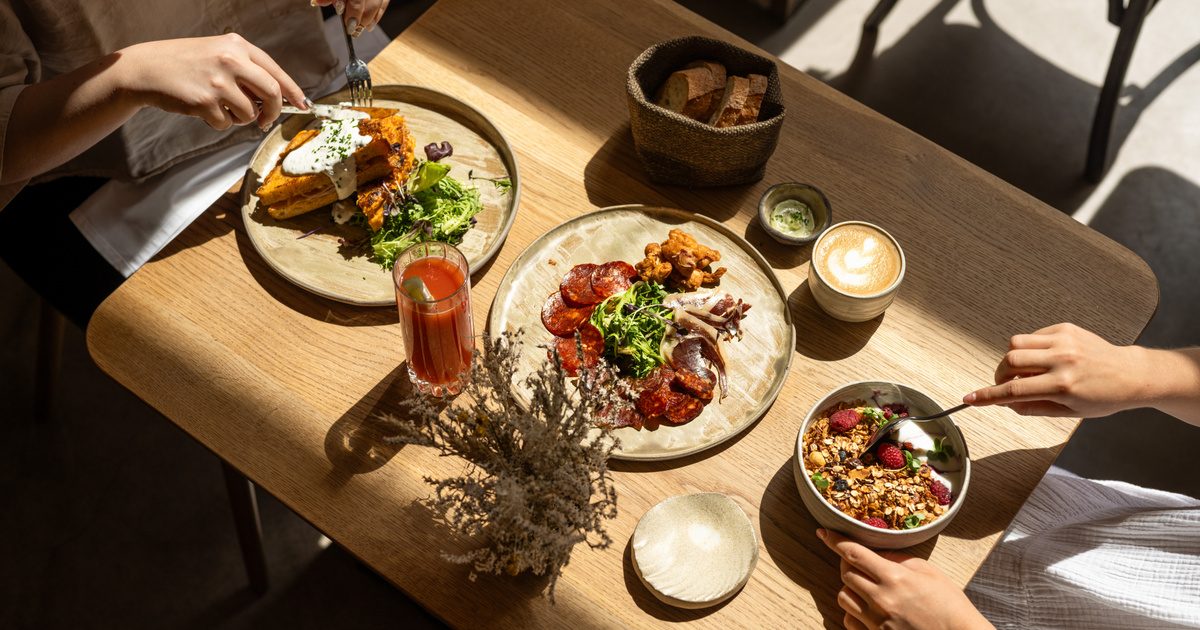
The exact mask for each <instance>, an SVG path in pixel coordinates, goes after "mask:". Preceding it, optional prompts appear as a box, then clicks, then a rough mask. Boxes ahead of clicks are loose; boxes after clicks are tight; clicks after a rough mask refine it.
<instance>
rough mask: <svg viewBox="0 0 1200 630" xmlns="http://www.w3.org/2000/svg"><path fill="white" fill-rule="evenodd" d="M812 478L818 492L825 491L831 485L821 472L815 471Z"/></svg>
mask: <svg viewBox="0 0 1200 630" xmlns="http://www.w3.org/2000/svg"><path fill="white" fill-rule="evenodd" d="M810 479H812V482H813V485H814V486H816V487H817V491H818V492H825V489H826V488H828V487H829V480H828V479H826V478H824V477H822V476H821V473H819V472H815V473H813V474H812V476H811V477H810Z"/></svg>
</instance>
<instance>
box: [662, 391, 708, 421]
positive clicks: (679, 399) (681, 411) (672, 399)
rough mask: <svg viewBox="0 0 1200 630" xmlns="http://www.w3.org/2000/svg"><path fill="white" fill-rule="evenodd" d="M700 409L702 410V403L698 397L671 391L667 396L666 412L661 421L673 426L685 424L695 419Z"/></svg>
mask: <svg viewBox="0 0 1200 630" xmlns="http://www.w3.org/2000/svg"><path fill="white" fill-rule="evenodd" d="M702 411H704V403H703V402H701V401H700V400H699V399H697V398H695V397H694V396H688V395H687V394H681V393H679V392H676V391H672V392H670V395H669V396H668V400H667V409H666V413H665V414H663V415H664V417H663V421H664V422H666V423H667V424H670V425H673V426H679V425H681V424H687V423H689V422H691V421H692V420H695V419H696V416H699V415H700V412H702Z"/></svg>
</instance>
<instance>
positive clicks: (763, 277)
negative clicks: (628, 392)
mask: <svg viewBox="0 0 1200 630" xmlns="http://www.w3.org/2000/svg"><path fill="white" fill-rule="evenodd" d="M673 228H679V229H682V230H683V231H685V232H688V233H689V234H691V235H692V236H695V237H696V239H697V240H698V241H700V242H701V243H703V244H705V245H708V246H710V247H713V248H716V249H717V250H718V251H720V252H721V262H720V263H718V264H717V265H716V266H720V267H726V268H727V269H728V270H729V271H728V272H726V273H725V276H724V277H723V278H722V279H721V285H720V289H721V290H722V291H726V292H728V293H729V294H730V295H733V296H735V297H738V298H741V299H742V300H744V301H745V302H747V303H748V304H750V305H751V309H750V311H749V312H748V313H747V315H746V318H745V320H744V321H743V324H742V329H743V331H744V333H745V334H744V336H743V338H742V339H741V340H738V341H732V342H728V343H726V344H725V345H724V352H725V356H726V361H727V367H728V370H727V372H728V374H729V395H728V396H727V397H726V398H725V400H724V401H723V402H720V403H718V402H717V401H716V400H714V401H713V402H711V403H709V404H708V406H706V407H705V408H704V412H703V413H701V414H700V416H699V417H698V418H696V419H695V420H693V421H691V422H689V423H688V424H685V425H683V426H678V427H672V426H666V425H663V426H661V427H659V428H658V429H657V430H654V431H650V430H646V429H642V430H638V429H634V428H631V427H625V428H621V429H617V430H616V431H614V432H613V435H615V436H616V437H618V438H620V440H621V445H620V447H619V449H617V450H615V451H614V452H613V457H614V458H617V459H635V460H661V459H673V458H676V457H683V456H685V455H690V454H692V453H696V452H698V451H702V450H704V449H706V448H711V447H713V446H716V445H717V444H720V443H721V442H724V441H725V440H728V439H729V438H731V437H733V436H735V435H737V434H738V433H740V432H742V431H744V430H745V429H746V428H748V427H749V426H750V425H751V424H753V423H754V421H755V420H757V419H758V418H759V417H760V416H761V415H762V414H763V413H764V412H765V411H766V410H767V407H769V406H770V405H771V403H772V402H773V401H774V400H775V397H776V396H777V395H778V394H779V389H780V387H782V386H783V381H784V379H785V378H786V377H787V371H788V368H789V367H790V366H791V362H792V355H793V353H794V351H795V345H796V342H795V331H794V329H793V328H792V317H791V313H790V311H789V310H788V306H787V294H786V293H785V292H784V290H783V287H782V286H780V284H779V280H778V279H777V278H776V277H775V273H774V272H773V271H772V270H771V267H770V265H768V264H767V262H766V261H765V260H764V259H763V257H762V255H761V254H759V253H758V251H756V250H755V249H754V247H753V246H752V245H750V244H749V243H747V242H746V241H745V240H744V239H742V238H741V237H739V236H738V235H737V234H735V233H734V232H732V231H731V230H729V229H728V228H726V227H725V226H724V225H721V224H720V223H718V222H716V221H714V220H712V219H710V218H708V217H705V216H701V215H698V214H693V213H690V212H685V211H683V210H675V209H671V208H658V207H651V206H617V207H614V208H605V209H603V210H598V211H595V212H591V213H589V214H584V215H581V216H578V217H576V218H574V219H571V220H570V221H567V222H566V223H563V224H562V225H559V226H558V227H556V228H554V229H552V230H550V231H549V232H547V233H546V234H544V235H543V236H541V237H540V238H538V239H537V240H536V241H534V242H533V243H532V244H531V245H530V246H529V247H528V248H527V249H526V250H525V251H524V252H522V253H521V255H520V257H518V258H517V260H516V261H515V262H514V263H513V265H512V267H510V268H509V270H508V273H507V274H506V275H505V276H504V279H503V280H502V281H501V282H500V289H499V291H498V292H497V293H496V299H495V301H494V302H493V303H492V310H491V317H490V319H489V321H488V326H489V331H490V334H492V335H499V334H500V333H501V332H503V331H506V330H514V331H515V330H518V329H523V330H524V331H525V342H526V348H527V349H526V351H525V352H524V353H523V354H522V357H521V365H520V368H519V374H518V377H517V378H516V379H514V385H513V393H514V394H515V395H516V396H517V398H518V399H519V400H522V401H528V400H529V396H528V393H527V392H525V391H522V390H523V386H522V385H521V384H520V383H521V382H522V381H524V380H525V377H526V376H528V375H529V374H530V373H532V372H533V371H534V370H536V369H537V367H538V366H539V364H540V362H542V361H546V360H547V359H546V353H545V352H544V351H543V350H542V349H541V348H536V347H535V346H537V345H538V344H541V343H545V342H549V341H550V340H551V339H552V336H551V335H550V333H549V332H547V331H546V329H545V328H544V327H543V326H542V321H541V312H542V304H543V303H544V302H545V301H546V296H548V295H550V293H551V292H553V291H556V290H558V286H559V283H560V282H561V281H562V277H563V275H564V274H566V273H567V271H569V270H570V269H571V267H572V266H574V265H577V264H580V263H603V262H608V261H611V260H624V261H626V262H628V263H630V264H636V263H637V262H638V261H640V260H641V259H642V258H643V254H642V250H643V248H644V247H645V246H646V244H647V243H649V242H651V241H656V242H661V241H664V240H666V238H667V233H668V232H669V231H671V229H673Z"/></svg>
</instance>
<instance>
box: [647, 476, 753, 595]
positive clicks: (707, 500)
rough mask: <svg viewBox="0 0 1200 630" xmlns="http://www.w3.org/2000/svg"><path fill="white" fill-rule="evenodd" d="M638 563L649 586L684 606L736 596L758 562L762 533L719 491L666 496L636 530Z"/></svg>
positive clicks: (649, 512)
mask: <svg viewBox="0 0 1200 630" xmlns="http://www.w3.org/2000/svg"><path fill="white" fill-rule="evenodd" d="M630 545H631V547H632V554H631V555H632V556H633V568H634V571H636V572H637V575H638V577H639V578H641V580H642V583H643V584H645V585H646V588H648V589H650V592H651V593H654V595H655V597H658V598H659V599H660V600H662V601H663V602H665V603H667V604H670V605H671V606H676V607H679V608H707V607H709V606H715V605H716V604H719V603H721V602H723V601H725V600H726V599H729V598H730V597H732V596H733V595H734V594H735V593H737V592H738V590H739V589H741V588H742V586H744V585H745V584H746V581H747V580H749V579H750V574H751V573H752V572H753V571H754V565H755V564H756V563H757V562H758V537H757V536H756V535H755V533H754V526H753V525H752V524H751V523H750V519H749V518H747V517H746V513H745V512H743V511H742V508H740V507H738V504H737V503H735V502H734V501H733V499H731V498H729V497H728V496H725V495H724V494H720V493H716V492H704V493H700V494H686V495H681V496H676V497H671V498H669V499H664V500H663V501H662V502H661V503H659V504H658V505H656V506H654V507H652V508H650V509H649V510H648V511H647V512H646V513H645V514H644V515H643V516H642V519H641V520H640V521H638V524H637V528H636V529H634V531H633V540H632V541H631V543H630Z"/></svg>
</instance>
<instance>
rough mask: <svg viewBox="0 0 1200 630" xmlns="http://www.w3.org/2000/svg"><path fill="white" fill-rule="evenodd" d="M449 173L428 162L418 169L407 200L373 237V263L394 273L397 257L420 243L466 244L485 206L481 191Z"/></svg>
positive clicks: (402, 200) (447, 168)
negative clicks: (465, 240)
mask: <svg viewBox="0 0 1200 630" xmlns="http://www.w3.org/2000/svg"><path fill="white" fill-rule="evenodd" d="M449 173H450V166H449V165H448V164H441V163H439V162H432V161H424V162H421V163H420V164H418V165H417V169H416V172H415V173H413V176H412V178H411V179H410V180H409V185H408V189H407V190H406V191H405V194H404V196H403V197H401V198H398V199H397V200H396V206H395V208H394V209H392V210H390V211H389V212H388V214H387V215H386V216H385V217H384V219H383V226H382V227H381V228H380V229H379V231H378V232H375V233H374V234H372V235H371V260H374V261H375V262H377V263H379V265H380V266H382V267H383V268H384V269H391V268H392V266H393V265H395V264H396V256H398V255H400V253H401V252H403V251H404V250H405V249H407V248H408V247H410V246H411V245H414V244H416V243H418V242H420V241H424V240H434V241H441V242H443V243H450V244H451V245H457V244H459V243H461V242H462V238H463V235H464V234H466V233H467V230H469V229H471V227H472V226H474V225H475V215H477V214H479V212H480V211H482V210H483V204H482V203H481V202H480V200H479V189H477V188H475V187H474V186H467V185H464V184H463V183H462V182H460V181H458V180H457V179H455V178H453V177H450V176H449ZM359 216H361V215H359ZM364 219H365V218H364Z"/></svg>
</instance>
